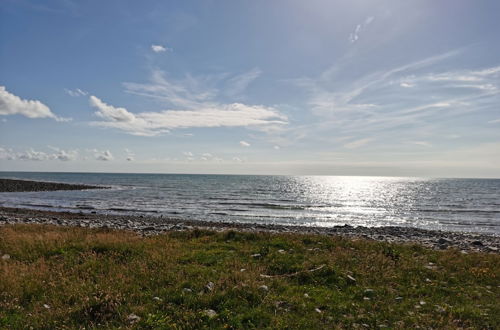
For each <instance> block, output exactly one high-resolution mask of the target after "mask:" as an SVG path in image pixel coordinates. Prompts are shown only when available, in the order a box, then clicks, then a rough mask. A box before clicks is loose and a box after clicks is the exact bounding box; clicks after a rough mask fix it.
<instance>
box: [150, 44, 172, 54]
mask: <svg viewBox="0 0 500 330" xmlns="http://www.w3.org/2000/svg"><path fill="white" fill-rule="evenodd" d="M151 50H152V51H153V52H155V53H163V52H166V51H167V50H168V49H167V48H166V47H165V46H162V45H151Z"/></svg>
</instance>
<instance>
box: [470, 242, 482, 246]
mask: <svg viewBox="0 0 500 330" xmlns="http://www.w3.org/2000/svg"><path fill="white" fill-rule="evenodd" d="M471 244H472V245H475V246H483V245H484V244H483V242H481V241H472V243H471Z"/></svg>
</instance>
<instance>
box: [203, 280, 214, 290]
mask: <svg viewBox="0 0 500 330" xmlns="http://www.w3.org/2000/svg"><path fill="white" fill-rule="evenodd" d="M205 288H206V289H207V290H208V291H213V290H214V288H215V284H214V283H213V282H208V283H207V285H205Z"/></svg>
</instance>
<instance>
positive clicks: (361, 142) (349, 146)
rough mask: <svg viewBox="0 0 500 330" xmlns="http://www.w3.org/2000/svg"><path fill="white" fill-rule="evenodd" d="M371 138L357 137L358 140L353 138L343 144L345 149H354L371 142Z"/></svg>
mask: <svg viewBox="0 0 500 330" xmlns="http://www.w3.org/2000/svg"><path fill="white" fill-rule="evenodd" d="M372 140H373V139H372V138H364V139H359V140H354V141H351V142H349V143H346V144H344V148H347V149H355V148H359V147H362V146H364V145H365V144H368V143H369V142H371V141H372Z"/></svg>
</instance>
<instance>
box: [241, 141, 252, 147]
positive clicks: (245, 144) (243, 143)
mask: <svg viewBox="0 0 500 330" xmlns="http://www.w3.org/2000/svg"><path fill="white" fill-rule="evenodd" d="M240 145H241V146H242V147H250V143H248V142H246V141H240Z"/></svg>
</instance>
